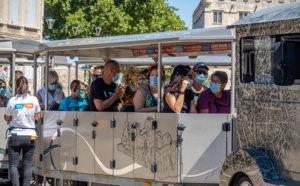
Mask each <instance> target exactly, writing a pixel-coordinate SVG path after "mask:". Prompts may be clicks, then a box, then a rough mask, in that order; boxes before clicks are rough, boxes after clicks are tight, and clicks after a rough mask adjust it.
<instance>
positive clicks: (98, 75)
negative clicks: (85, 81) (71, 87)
mask: <svg viewBox="0 0 300 186" xmlns="http://www.w3.org/2000/svg"><path fill="white" fill-rule="evenodd" d="M92 76H93V77H94V78H101V77H102V74H93V75H92Z"/></svg>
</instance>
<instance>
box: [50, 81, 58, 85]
mask: <svg viewBox="0 0 300 186" xmlns="http://www.w3.org/2000/svg"><path fill="white" fill-rule="evenodd" d="M50 85H58V83H57V82H54V83H51V84H50Z"/></svg>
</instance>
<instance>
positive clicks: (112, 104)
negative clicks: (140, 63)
mask: <svg viewBox="0 0 300 186" xmlns="http://www.w3.org/2000/svg"><path fill="white" fill-rule="evenodd" d="M119 75H120V65H119V63H118V62H116V61H115V60H109V61H107V62H106V63H105V65H104V72H103V77H102V78H98V79H96V80H95V81H93V83H92V85H91V90H90V91H91V92H90V96H89V110H90V111H108V112H113V111H118V105H119V103H121V100H120V98H119V97H120V96H121V95H122V91H123V89H124V86H123V85H119V86H117V85H116V84H115V83H114V82H113V78H114V77H117V76H119Z"/></svg>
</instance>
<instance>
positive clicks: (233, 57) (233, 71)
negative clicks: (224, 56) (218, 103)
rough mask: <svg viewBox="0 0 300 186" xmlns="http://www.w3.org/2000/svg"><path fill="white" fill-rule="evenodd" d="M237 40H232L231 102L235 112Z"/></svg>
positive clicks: (232, 111) (231, 109)
mask: <svg viewBox="0 0 300 186" xmlns="http://www.w3.org/2000/svg"><path fill="white" fill-rule="evenodd" d="M235 50H236V48H235V40H232V41H231V88H230V89H231V102H230V113H231V114H235V112H236V110H235V109H236V108H235V99H236V97H235Z"/></svg>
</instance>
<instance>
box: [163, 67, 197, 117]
mask: <svg viewBox="0 0 300 186" xmlns="http://www.w3.org/2000/svg"><path fill="white" fill-rule="evenodd" d="M192 79H193V75H192V70H191V67H190V66H188V65H178V66H176V67H175V68H174V70H173V72H172V75H171V79H170V83H169V84H168V85H167V86H166V87H165V91H164V97H163V101H164V108H163V111H162V112H175V113H196V108H195V103H194V95H193V92H192V91H191V89H190V87H191V86H192V84H193V80H192Z"/></svg>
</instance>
